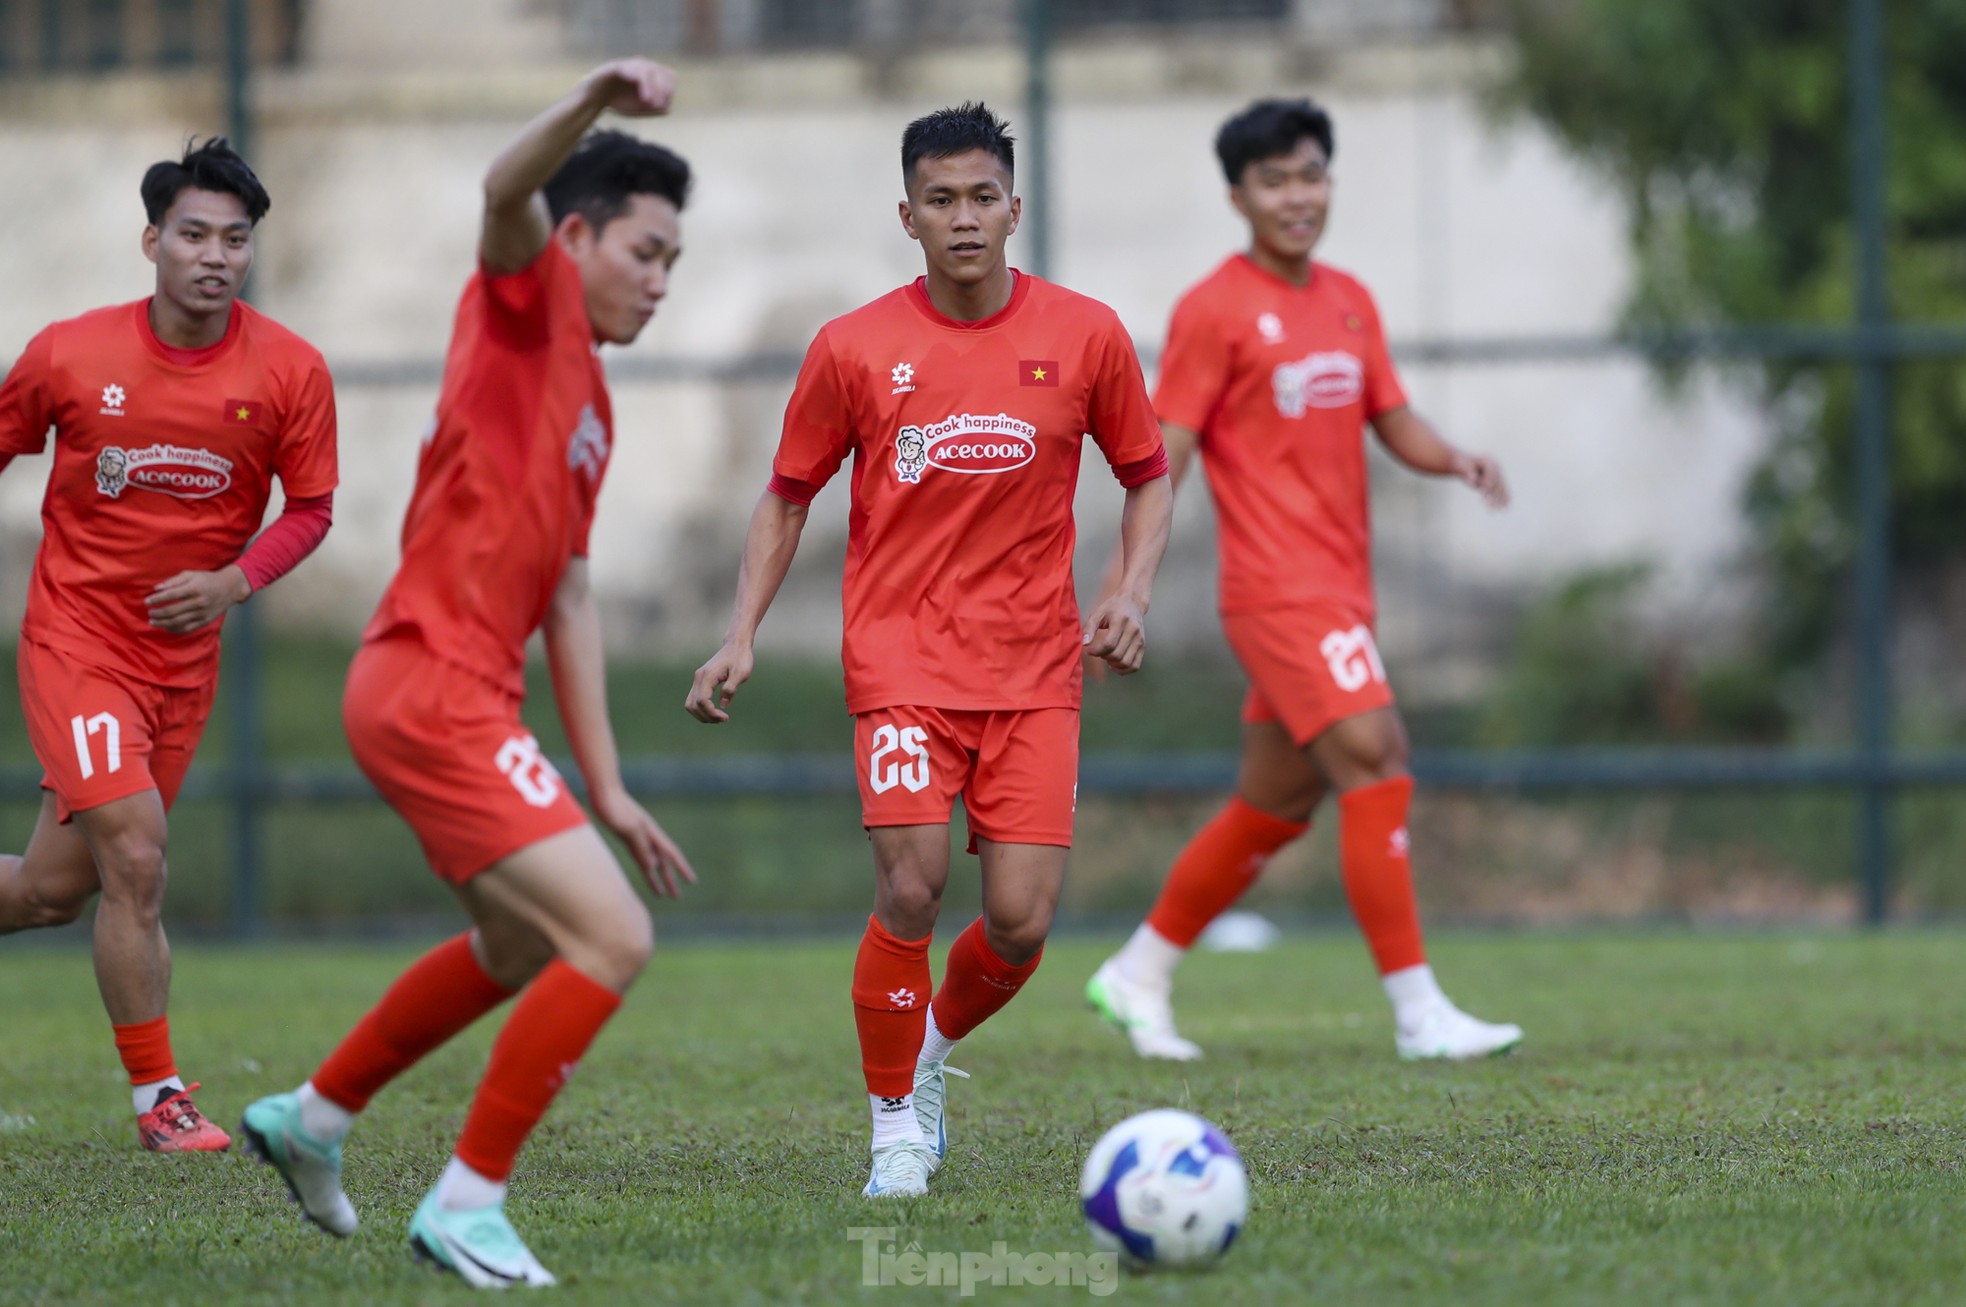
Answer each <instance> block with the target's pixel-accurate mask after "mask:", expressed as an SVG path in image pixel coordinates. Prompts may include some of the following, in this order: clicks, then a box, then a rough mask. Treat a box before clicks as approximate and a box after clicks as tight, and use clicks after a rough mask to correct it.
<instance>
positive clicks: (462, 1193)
mask: <svg viewBox="0 0 1966 1307" xmlns="http://www.w3.org/2000/svg"><path fill="white" fill-rule="evenodd" d="M504 1201H505V1183H504V1182H503V1181H501V1180H494V1179H492V1178H491V1177H490V1176H487V1175H481V1174H479V1173H478V1172H477V1171H474V1170H472V1169H471V1168H470V1167H468V1166H466V1165H465V1164H464V1163H463V1161H461V1160H460V1159H458V1158H457V1157H455V1156H453V1157H452V1158H451V1160H450V1162H449V1164H448V1165H446V1166H445V1167H444V1173H443V1174H442V1175H441V1176H439V1177H437V1205H438V1206H440V1207H442V1208H444V1209H445V1210H446V1211H451V1212H473V1211H477V1210H479V1209H480V1208H484V1207H496V1206H498V1205H499V1204H500V1203H502V1202H504Z"/></svg>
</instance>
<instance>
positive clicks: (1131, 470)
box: [1113, 445, 1168, 490]
mask: <svg viewBox="0 0 1966 1307" xmlns="http://www.w3.org/2000/svg"><path fill="white" fill-rule="evenodd" d="M1167 473H1168V466H1167V446H1165V445H1162V446H1161V447H1160V448H1159V449H1156V450H1155V451H1154V452H1153V453H1152V454H1149V455H1148V456H1147V457H1146V458H1143V459H1140V460H1138V461H1136V462H1132V463H1122V464H1120V465H1119V466H1118V467H1115V468H1114V469H1113V475H1114V476H1115V477H1118V478H1119V483H1120V484H1121V485H1123V486H1125V487H1126V488H1127V489H1128V490H1132V489H1133V488H1134V487H1135V486H1144V485H1146V484H1147V483H1148V482H1149V481H1152V480H1155V479H1156V478H1158V477H1164V476H1166V475H1167Z"/></svg>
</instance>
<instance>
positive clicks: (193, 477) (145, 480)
mask: <svg viewBox="0 0 1966 1307" xmlns="http://www.w3.org/2000/svg"><path fill="white" fill-rule="evenodd" d="M231 484H232V460H231V459H229V458H221V457H220V456H219V455H217V454H214V453H212V452H211V451H210V450H208V449H185V448H183V447H182V446H179V445H147V446H145V447H144V448H142V449H123V448H121V447H120V446H117V445H110V446H109V447H107V448H106V449H104V450H103V451H102V452H101V453H100V454H98V455H96V493H97V494H102V495H108V496H109V497H110V498H111V499H120V498H122V497H123V492H124V491H125V490H127V489H129V488H130V487H131V486H135V487H136V488H137V489H139V490H155V491H156V492H157V493H159V494H162V495H170V496H172V497H173V498H176V499H210V498H211V497H212V496H213V495H216V494H219V493H221V492H222V491H224V490H225V489H227V488H228V487H229V486H231Z"/></svg>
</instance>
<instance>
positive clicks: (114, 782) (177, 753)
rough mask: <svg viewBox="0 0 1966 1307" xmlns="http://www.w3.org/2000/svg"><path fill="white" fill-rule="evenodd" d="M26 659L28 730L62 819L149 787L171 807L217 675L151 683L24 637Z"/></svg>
mask: <svg viewBox="0 0 1966 1307" xmlns="http://www.w3.org/2000/svg"><path fill="white" fill-rule="evenodd" d="M18 662H19V667H20V702H21V710H22V712H23V714H24V715H25V716H26V718H27V738H28V740H29V741H30V742H31V743H32V744H33V745H34V756H35V757H36V758H38V759H39V760H40V762H41V766H42V769H43V770H44V771H45V772H46V773H47V774H46V775H44V776H43V777H42V778H41V788H42V789H44V790H51V791H53V793H54V796H55V815H56V816H57V817H58V818H59V819H60V820H62V821H67V820H69V819H70V818H71V817H73V816H74V815H75V814H76V813H78V812H84V811H86V810H88V809H90V808H99V807H101V806H102V805H103V804H105V803H113V802H115V801H116V800H117V799H127V798H129V797H130V796H131V795H132V794H141V793H143V792H144V791H145V790H156V791H157V793H158V794H159V795H160V796H161V797H162V798H163V800H164V807H165V809H166V810H169V808H170V806H171V804H172V802H173V801H175V800H176V798H177V792H178V789H179V788H180V787H181V786H182V785H183V784H184V773H185V771H186V770H187V769H188V768H189V767H190V766H191V755H192V754H193V753H195V752H197V749H198V740H199V738H200V737H201V736H203V735H204V733H205V720H206V718H208V717H210V716H211V714H212V695H213V693H214V692H215V691H216V690H217V688H218V680H217V677H216V676H214V677H213V679H211V680H210V681H207V682H206V683H205V684H204V685H201V686H199V687H198V688H197V689H195V690H178V689H172V688H170V687H169V686H163V685H152V684H151V683H150V682H148V681H143V680H138V679H137V678H135V677H131V676H125V675H123V674H121V673H119V672H112V671H108V670H105V669H104V668H101V667H92V666H90V665H88V664H87V663H82V662H78V661H76V660H75V659H74V658H73V657H71V656H70V655H68V654H63V653H57V652H55V651H54V650H53V649H50V648H48V646H46V645H44V644H37V643H36V642H35V641H33V640H30V639H27V638H26V637H22V639H21V642H20V652H19V657H18Z"/></svg>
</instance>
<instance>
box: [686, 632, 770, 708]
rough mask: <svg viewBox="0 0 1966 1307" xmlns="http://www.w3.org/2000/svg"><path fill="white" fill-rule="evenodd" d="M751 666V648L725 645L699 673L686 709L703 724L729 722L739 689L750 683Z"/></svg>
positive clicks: (742, 645)
mask: <svg viewBox="0 0 1966 1307" xmlns="http://www.w3.org/2000/svg"><path fill="white" fill-rule="evenodd" d="M752 665H753V664H752V658H751V646H750V645H748V644H731V643H728V642H727V643H725V645H724V647H723V648H721V649H719V650H717V652H716V655H715V656H714V657H712V658H711V659H710V661H709V662H707V663H705V664H703V666H701V667H699V668H697V669H696V679H695V680H694V681H691V682H690V687H689V698H687V699H685V700H683V707H684V708H685V709H687V710H688V711H689V715H690V716H692V717H694V718H696V720H698V721H700V722H712V723H715V722H727V721H729V720H730V713H729V711H728V709H729V708H730V702H731V700H733V699H735V698H736V697H737V687H738V686H740V685H742V684H744V682H746V681H748V680H750V679H751V668H752Z"/></svg>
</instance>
